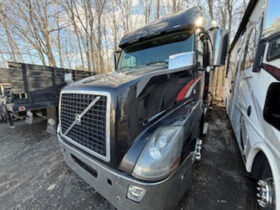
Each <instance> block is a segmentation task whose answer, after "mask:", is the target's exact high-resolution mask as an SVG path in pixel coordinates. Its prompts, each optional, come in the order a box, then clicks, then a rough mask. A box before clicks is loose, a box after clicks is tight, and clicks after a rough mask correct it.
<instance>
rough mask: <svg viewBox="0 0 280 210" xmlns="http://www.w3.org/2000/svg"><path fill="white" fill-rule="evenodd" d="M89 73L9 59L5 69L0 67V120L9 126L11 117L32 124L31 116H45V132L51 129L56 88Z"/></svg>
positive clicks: (55, 107)
mask: <svg viewBox="0 0 280 210" xmlns="http://www.w3.org/2000/svg"><path fill="white" fill-rule="evenodd" d="M91 75H94V73H93V72H89V71H81V70H71V69H64V68H56V67H50V66H41V65H34V64H26V63H14V62H9V68H8V69H2V70H0V78H2V79H0V84H1V85H0V87H1V90H2V91H1V93H2V94H1V96H0V115H2V120H3V119H4V120H5V121H7V122H8V123H9V124H10V126H11V127H13V120H14V119H23V118H24V119H26V122H28V123H32V122H33V116H34V115H37V116H41V117H47V118H48V131H50V132H55V129H56V112H57V106H58V101H59V93H60V90H61V89H62V88H63V87H64V86H65V85H67V84H69V83H71V81H79V80H81V79H83V78H86V77H88V76H91ZM4 81H6V82H5V83H4Z"/></svg>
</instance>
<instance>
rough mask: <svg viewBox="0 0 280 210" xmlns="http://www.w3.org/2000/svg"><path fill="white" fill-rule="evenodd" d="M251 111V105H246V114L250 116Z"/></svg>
mask: <svg viewBox="0 0 280 210" xmlns="http://www.w3.org/2000/svg"><path fill="white" fill-rule="evenodd" d="M251 112H252V107H251V106H248V109H247V115H248V116H249V117H250V115H251Z"/></svg>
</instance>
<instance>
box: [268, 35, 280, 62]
mask: <svg viewBox="0 0 280 210" xmlns="http://www.w3.org/2000/svg"><path fill="white" fill-rule="evenodd" d="M277 58H280V37H279V38H277V39H275V40H273V41H272V42H271V43H270V45H269V52H268V55H267V60H268V61H272V60H275V59H277Z"/></svg>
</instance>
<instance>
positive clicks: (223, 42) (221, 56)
mask: <svg viewBox="0 0 280 210" xmlns="http://www.w3.org/2000/svg"><path fill="white" fill-rule="evenodd" d="M212 43H213V56H212V66H214V67H216V66H223V65H225V63H226V56H227V47H228V32H227V30H225V29H220V28H217V29H215V30H214V32H213V36H212Z"/></svg>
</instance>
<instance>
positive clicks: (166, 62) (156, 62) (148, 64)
mask: <svg viewBox="0 0 280 210" xmlns="http://www.w3.org/2000/svg"><path fill="white" fill-rule="evenodd" d="M158 63H165V64H168V61H155V62H151V63H147V64H146V66H150V65H154V64H158Z"/></svg>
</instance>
